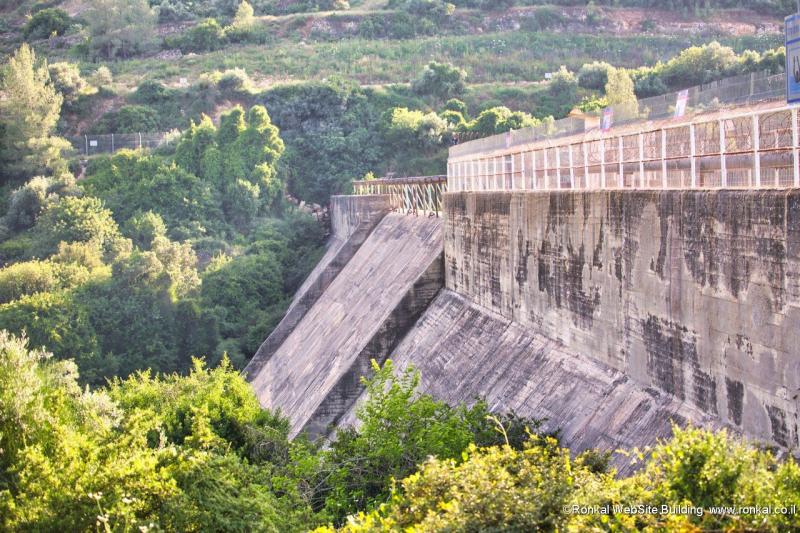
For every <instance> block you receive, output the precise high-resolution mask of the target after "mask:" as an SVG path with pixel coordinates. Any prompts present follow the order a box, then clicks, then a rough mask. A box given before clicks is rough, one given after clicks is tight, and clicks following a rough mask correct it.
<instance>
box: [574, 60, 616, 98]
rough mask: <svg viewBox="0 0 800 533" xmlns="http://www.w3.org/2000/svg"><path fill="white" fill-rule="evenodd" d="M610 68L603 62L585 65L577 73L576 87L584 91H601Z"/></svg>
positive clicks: (606, 80)
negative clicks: (578, 86)
mask: <svg viewBox="0 0 800 533" xmlns="http://www.w3.org/2000/svg"><path fill="white" fill-rule="evenodd" d="M612 68H614V67H612V66H611V65H609V64H608V63H606V62H605V61H595V62H593V63H587V64H585V65H583V66H582V67H581V69H580V70H579V71H578V85H580V86H581V87H583V88H584V89H592V90H595V91H602V90H603V89H605V86H606V83H607V82H608V71H609V70H611V69H612Z"/></svg>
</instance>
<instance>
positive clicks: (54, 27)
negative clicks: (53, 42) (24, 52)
mask: <svg viewBox="0 0 800 533" xmlns="http://www.w3.org/2000/svg"><path fill="white" fill-rule="evenodd" d="M71 25H72V19H71V18H70V16H69V14H67V12H66V11H64V10H63V9H58V8H54V7H48V8H45V9H42V10H41V11H37V12H36V13H35V14H34V15H33V16H32V17H31V18H29V19H28V22H26V23H25V27H24V28H23V29H22V35H23V37H25V38H26V39H47V38H48V37H50V36H51V35H64V33H66V31H67V30H68V29H69V27H70V26H71Z"/></svg>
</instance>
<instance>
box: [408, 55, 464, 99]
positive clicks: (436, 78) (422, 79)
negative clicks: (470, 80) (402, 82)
mask: <svg viewBox="0 0 800 533" xmlns="http://www.w3.org/2000/svg"><path fill="white" fill-rule="evenodd" d="M466 78H467V73H466V72H464V71H463V70H462V69H460V68H458V67H454V66H452V65H448V64H444V63H437V62H436V61H431V62H430V63H428V65H427V66H426V67H425V69H424V70H423V71H422V73H421V74H420V76H419V77H418V78H417V79H416V80H414V81H413V82H412V83H411V89H412V90H413V91H414V92H415V93H417V94H420V95H429V96H433V97H435V98H438V99H439V100H446V99H448V98H453V97H455V96H460V95H462V94H464V92H465V91H466V88H467V85H466Z"/></svg>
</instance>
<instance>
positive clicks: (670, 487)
mask: <svg viewBox="0 0 800 533" xmlns="http://www.w3.org/2000/svg"><path fill="white" fill-rule="evenodd" d="M791 9H792V2H789V1H785V0H752V1H751V0H740V1H722V2H710V1H705V0H704V1H695V0H681V1H668V2H654V1H651V0H639V1H637V0H630V1H626V0H623V1H621V2H617V1H614V2H610V1H609V2H602V1H594V2H588V3H587V2H578V1H563V2H557V1H553V2H539V1H524V0H523V1H517V2H514V1H511V0H507V1H488V0H454V1H452V2H450V3H448V2H443V1H440V0H362V1H357V0H352V1H351V2H349V3H348V2H347V1H345V0H298V1H290V0H253V1H252V2H251V3H248V2H245V1H240V0H191V1H190V0H150V1H147V0H24V1H22V2H16V1H15V2H10V1H8V0H5V1H4V0H0V14H1V16H2V19H1V22H0V50H2V53H3V58H2V71H1V72H2V74H1V75H0V131H1V132H2V135H0V529H3V530H10V531H53V530H64V531H83V530H91V529H96V530H111V531H151V530H166V531H228V530H230V531H254V530H258V531H305V530H309V529H314V528H320V531H328V530H330V529H334V528H343V529H344V530H353V531H362V530H363V531H366V530H370V531H375V530H399V529H403V528H412V529H413V528H416V530H418V531H436V530H439V531H467V530H470V531H473V530H481V531H482V530H497V531H500V530H503V531H504V530H517V531H530V530H537V529H546V530H553V529H562V530H563V529H565V528H571V529H573V530H576V531H583V530H587V529H591V528H594V529H596V530H634V529H642V528H648V527H649V528H653V529H654V530H671V529H683V530H695V529H697V528H705V529H709V530H720V529H731V530H753V529H755V530H771V531H782V530H786V529H791V528H797V527H800V523H798V522H797V520H798V519H797V517H796V516H787V515H779V514H775V515H771V516H769V517H766V518H765V517H763V516H762V517H756V516H738V515H731V514H723V515H719V514H713V513H712V514H706V515H703V516H696V515H691V514H689V515H682V516H677V517H673V518H669V517H665V516H660V515H646V516H645V515H641V516H636V517H632V516H623V515H619V516H616V517H613V518H612V519H609V520H607V521H603V520H601V519H600V518H599V517H597V516H594V517H590V516H581V515H578V514H573V513H570V512H567V511H565V510H564V509H565V508H571V507H570V506H571V505H573V504H578V503H587V504H588V503H596V504H598V505H603V504H615V503H626V504H628V503H631V504H632V503H635V502H644V503H651V502H653V503H656V504H659V505H703V506H706V505H710V504H712V503H714V504H720V505H722V504H729V505H759V506H764V505H773V506H774V505H778V504H781V505H787V506H788V505H791V504H793V503H794V504H796V503H798V502H797V500H798V494H800V474H799V473H798V468H797V465H796V464H795V463H794V462H792V461H788V462H779V461H777V460H776V459H775V457H774V456H773V455H772V454H771V453H770V452H768V451H755V450H754V449H753V448H751V447H750V446H749V445H748V444H747V443H744V442H740V441H739V440H737V439H735V438H733V437H731V436H728V435H726V434H724V433H722V434H711V433H706V432H702V431H699V430H695V429H691V428H690V429H687V430H685V431H682V430H677V429H676V436H675V438H674V439H673V440H672V441H670V442H664V443H661V444H659V445H658V446H657V447H656V448H655V449H653V450H646V451H642V454H641V456H638V459H637V460H638V461H640V462H641V464H643V465H644V468H643V469H642V470H641V471H640V472H639V473H638V474H635V475H633V476H631V477H627V478H618V477H615V475H614V473H613V471H612V470H611V469H610V467H609V464H610V463H609V460H610V456H609V455H607V454H603V453H600V452H597V451H591V450H590V451H588V452H585V453H583V454H580V455H578V456H575V455H574V454H573V455H572V456H570V454H569V452H568V450H565V449H563V448H561V447H560V445H559V444H558V435H538V434H537V429H538V427H539V423H538V422H537V421H536V420H524V419H520V418H519V417H517V416H516V415H514V413H505V414H495V415H491V417H490V415H489V413H488V411H487V406H486V405H485V404H484V403H483V402H480V401H477V403H475V404H474V405H471V406H466V405H458V406H447V405H444V404H442V403H440V402H438V401H436V400H435V399H433V398H429V397H427V396H424V395H418V394H416V393H415V387H416V384H417V382H418V379H419V378H418V376H416V374H415V373H414V372H413V370H410V371H408V372H405V373H403V372H395V371H394V369H393V368H392V366H391V364H390V363H389V364H387V366H386V367H384V368H379V367H377V366H376V367H374V368H373V370H372V374H373V375H372V376H371V377H370V378H369V379H368V380H367V381H365V384H366V386H367V388H368V390H369V393H370V394H369V398H370V399H369V400H368V401H367V403H366V404H364V405H363V406H362V407H361V409H360V411H359V419H360V422H361V425H360V426H359V428H358V429H355V428H343V429H341V430H340V431H339V432H338V433H336V434H335V435H334V436H333V438H332V440H331V442H330V446H328V447H322V446H321V445H320V444H319V443H311V442H308V441H307V440H306V439H305V438H304V437H300V438H298V439H295V440H293V441H289V440H288V437H287V435H288V432H289V430H288V422H287V421H286V419H285V418H284V417H283V416H282V414H280V413H273V412H269V411H264V410H262V409H260V407H259V405H258V401H257V400H256V398H255V396H254V395H253V393H252V391H251V390H250V388H249V386H248V385H247V383H246V382H245V381H244V380H243V378H242V377H241V376H240V374H239V370H240V369H241V368H243V366H244V365H245V364H246V363H247V361H248V359H249V358H250V357H251V356H252V355H253V354H254V353H255V351H256V350H257V349H258V346H259V345H260V343H261V342H262V341H263V340H264V339H265V338H266V337H267V336H268V335H269V333H270V332H271V331H272V329H273V328H274V327H275V325H276V324H277V323H278V321H280V319H281V317H282V316H283V314H284V312H285V310H286V308H287V306H288V304H289V302H290V300H291V298H292V296H293V294H294V292H295V291H296V289H297V288H298V287H299V286H300V284H301V283H302V281H303V279H304V278H305V276H306V275H307V273H308V272H309V271H310V270H311V269H312V268H313V266H314V264H315V263H316V262H317V261H318V260H319V258H320V256H321V255H322V253H323V251H324V243H325V237H326V233H327V231H328V230H327V227H326V224H325V220H324V217H322V219H321V220H320V219H319V217H314V216H311V214H309V211H310V210H309V209H307V208H305V207H301V206H302V205H303V204H301V202H305V203H310V204H319V205H320V206H324V205H326V204H328V202H329V199H330V196H331V195H332V194H341V193H347V192H349V191H350V183H351V181H352V180H353V179H360V178H362V177H365V176H367V177H374V176H383V175H397V176H402V175H422V174H442V173H444V171H445V168H446V166H445V165H446V159H447V149H448V147H449V146H452V145H453V144H454V143H456V142H459V141H460V140H463V139H468V138H475V137H482V136H487V135H493V134H496V133H503V132H506V131H509V130H511V129H519V128H524V127H527V126H537V125H542V124H545V125H546V124H549V123H552V121H554V120H556V119H559V118H562V117H564V116H566V115H567V114H568V113H569V112H570V111H571V110H573V109H574V108H576V107H577V108H579V109H581V110H584V111H597V110H599V109H601V108H603V107H604V106H606V105H609V104H620V103H623V104H624V103H631V102H632V101H633V100H634V99H636V98H643V97H647V96H652V95H656V94H663V93H665V92H668V91H673V90H678V89H682V88H685V87H689V86H692V85H695V84H700V83H706V82H709V81H714V80H719V79H722V78H725V77H728V76H733V75H739V74H747V73H754V72H762V71H767V72H772V73H778V72H781V71H782V70H783V68H784V67H783V66H784V62H785V53H784V50H783V49H782V48H781V47H780V45H781V43H782V36H781V34H780V29H781V16H782V15H783V14H785V13H787V12H789V11H790V10H791ZM659 10H660V11H659ZM546 73H549V74H550V76H548V78H549V79H548V80H547V81H545V74H546ZM135 132H145V133H147V132H165V133H166V138H165V142H164V143H163V144H162V145H161V146H160V147H159V148H158V149H155V150H150V151H148V150H119V151H117V152H116V153H114V154H91V155H87V154H85V153H81V151H80V150H79V149H76V148H75V147H74V146H73V143H71V142H70V138H71V137H72V136H76V135H78V136H82V135H84V134H91V135H94V134H109V133H115V134H123V133H135ZM80 138H81V139H84V138H83V137H80ZM80 146H85V145H82V144H81V145H80ZM320 212H322V210H321V209H317V211H316V213H317V214H319V213H320ZM195 357H197V358H200V359H195ZM633 453H634V455H635V453H636V452H633ZM697 480H701V481H702V482H697ZM565 506H567V507H565Z"/></svg>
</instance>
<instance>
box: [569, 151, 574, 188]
mask: <svg viewBox="0 0 800 533" xmlns="http://www.w3.org/2000/svg"><path fill="white" fill-rule="evenodd" d="M569 188H570V189H574V188H575V162H574V160H573V159H572V145H571V144H570V145H569Z"/></svg>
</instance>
